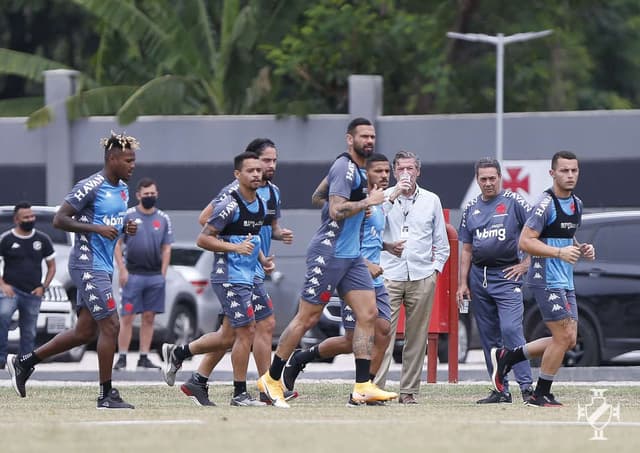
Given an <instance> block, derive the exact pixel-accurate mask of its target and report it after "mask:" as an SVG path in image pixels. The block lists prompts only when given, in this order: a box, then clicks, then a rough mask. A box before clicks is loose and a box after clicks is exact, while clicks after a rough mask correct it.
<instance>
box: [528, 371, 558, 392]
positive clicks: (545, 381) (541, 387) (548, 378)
mask: <svg viewBox="0 0 640 453" xmlns="http://www.w3.org/2000/svg"><path fill="white" fill-rule="evenodd" d="M553 378H554V376H552V375H546V374H541V375H540V376H539V377H538V383H537V384H536V389H535V390H534V391H533V394H534V395H535V396H542V395H548V394H549V393H551V384H553Z"/></svg>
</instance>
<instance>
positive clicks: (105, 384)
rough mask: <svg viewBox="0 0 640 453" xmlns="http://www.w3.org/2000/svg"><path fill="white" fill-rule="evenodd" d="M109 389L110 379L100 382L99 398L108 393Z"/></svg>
mask: <svg viewBox="0 0 640 453" xmlns="http://www.w3.org/2000/svg"><path fill="white" fill-rule="evenodd" d="M110 391H111V380H108V381H105V382H101V383H100V396H99V398H100V399H102V398H104V397H105V396H106V395H108V394H109V392H110Z"/></svg>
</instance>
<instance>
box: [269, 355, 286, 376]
mask: <svg viewBox="0 0 640 453" xmlns="http://www.w3.org/2000/svg"><path fill="white" fill-rule="evenodd" d="M286 364H287V361H286V360H284V359H282V358H281V357H278V354H274V355H273V362H271V366H270V367H269V376H271V379H274V380H276V381H279V380H280V377H282V370H284V366H285V365H286Z"/></svg>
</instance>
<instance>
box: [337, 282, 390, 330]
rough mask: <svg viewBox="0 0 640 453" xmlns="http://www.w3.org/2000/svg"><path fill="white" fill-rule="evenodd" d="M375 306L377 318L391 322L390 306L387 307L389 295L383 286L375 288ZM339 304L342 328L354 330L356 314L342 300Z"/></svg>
mask: <svg viewBox="0 0 640 453" xmlns="http://www.w3.org/2000/svg"><path fill="white" fill-rule="evenodd" d="M375 290H376V306H377V307H378V318H382V319H384V320H385V321H389V322H391V306H390V305H389V293H388V292H387V288H385V286H384V285H382V286H376V287H375ZM340 302H341V309H340V314H341V315H342V326H343V327H344V328H345V329H346V330H353V329H355V328H356V314H355V313H354V312H353V310H351V307H349V306H348V305H347V304H345V303H344V301H343V300H341V301H340Z"/></svg>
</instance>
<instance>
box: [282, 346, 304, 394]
mask: <svg viewBox="0 0 640 453" xmlns="http://www.w3.org/2000/svg"><path fill="white" fill-rule="evenodd" d="M301 352H302V349H296V350H295V351H293V354H291V357H289V361H288V362H287V364H286V365H285V367H284V371H283V372H282V382H283V383H284V386H285V387H286V389H287V390H291V391H293V387H294V386H295V384H296V379H297V378H298V375H299V374H300V373H301V372H302V370H304V367H305V366H307V364H306V363H302V362H300V361H299V360H298V357H300V353H301Z"/></svg>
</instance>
